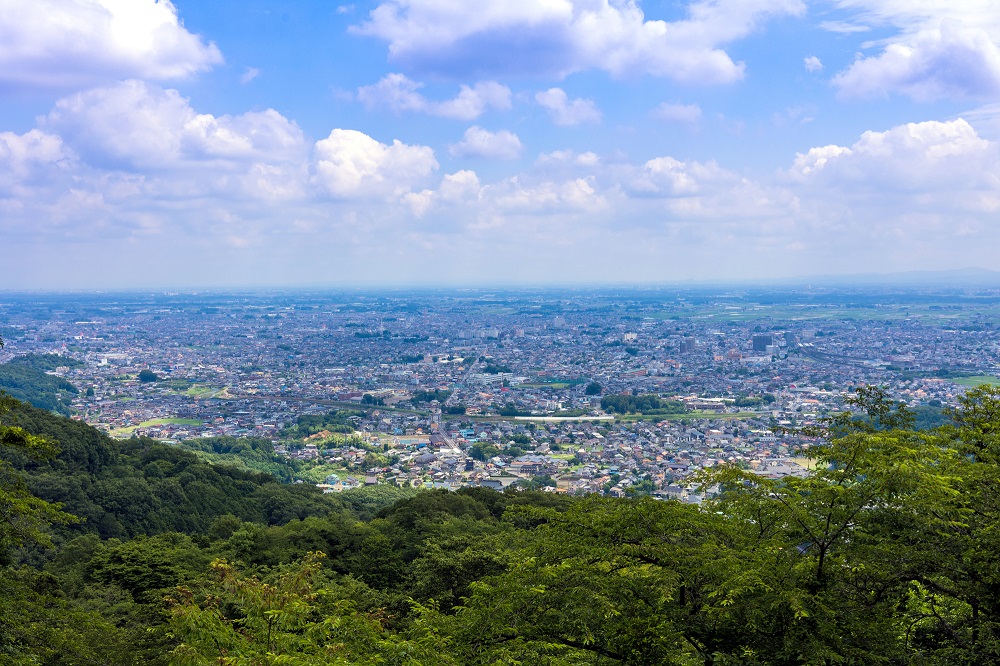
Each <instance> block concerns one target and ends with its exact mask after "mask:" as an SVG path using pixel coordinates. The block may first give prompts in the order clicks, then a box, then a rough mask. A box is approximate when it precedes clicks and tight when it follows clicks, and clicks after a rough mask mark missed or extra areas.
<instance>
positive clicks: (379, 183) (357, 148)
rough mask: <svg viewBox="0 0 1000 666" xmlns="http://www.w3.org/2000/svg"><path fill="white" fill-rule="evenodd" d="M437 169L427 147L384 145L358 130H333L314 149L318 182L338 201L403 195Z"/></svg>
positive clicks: (397, 141) (403, 144) (401, 144)
mask: <svg viewBox="0 0 1000 666" xmlns="http://www.w3.org/2000/svg"><path fill="white" fill-rule="evenodd" d="M437 168H438V163H437V160H435V159H434V151H433V150H431V149H430V148H428V147H427V146H410V145H407V144H405V143H403V142H401V141H399V140H398V139H397V140H395V141H393V142H392V145H387V144H384V143H381V142H379V141H377V140H375V139H373V138H372V137H370V136H368V135H367V134H365V133H363V132H359V131H357V130H349V129H335V130H333V131H332V132H330V136H328V137H327V138H325V139H322V140H320V141H317V142H316V147H315V171H316V178H317V181H318V183H319V184H320V185H321V186H322V187H324V188H325V189H326V190H327V191H328V192H329V193H330V194H332V195H334V196H336V197H339V198H345V199H351V198H365V197H385V196H402V195H404V194H406V193H407V192H408V191H409V190H410V188H411V187H412V186H413V185H414V184H416V183H417V182H419V181H421V180H423V179H424V178H426V177H427V176H428V175H430V174H431V173H432V172H433V171H434V170H436V169H437Z"/></svg>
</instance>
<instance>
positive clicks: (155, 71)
mask: <svg viewBox="0 0 1000 666" xmlns="http://www.w3.org/2000/svg"><path fill="white" fill-rule="evenodd" d="M0 16H2V17H3V18H2V19H0V86H5V87H23V88H37V87H43V88H44V87H54V88H74V87H76V88H79V87H81V86H86V85H92V84H94V83H99V82H104V81H109V80H114V79H120V78H126V77H141V78H145V79H152V80H171V79H180V78H185V77H188V76H191V75H192V74H195V73H197V72H201V71H205V70H207V69H210V68H211V67H212V66H214V65H217V64H219V63H221V62H222V54H221V53H220V52H219V49H218V48H217V47H216V46H215V44H213V43H205V42H204V41H203V40H202V38H201V37H199V36H198V35H195V34H192V33H191V32H189V31H188V30H187V29H186V28H185V27H184V26H183V25H182V24H181V22H180V20H179V19H178V16H177V8H176V7H174V5H173V4H172V3H171V2H170V0H159V1H158V2H157V1H156V0H30V1H25V0H0Z"/></svg>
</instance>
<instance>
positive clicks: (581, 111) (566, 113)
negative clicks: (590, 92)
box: [535, 88, 601, 125]
mask: <svg viewBox="0 0 1000 666" xmlns="http://www.w3.org/2000/svg"><path fill="white" fill-rule="evenodd" d="M535 101H536V102H537V103H538V105H539V106H541V107H543V108H544V109H545V110H546V111H548V113H549V117H550V118H552V122H554V123H555V124H556V125H580V124H582V123H597V122H600V121H601V112H600V111H599V110H598V109H597V105H595V104H594V101H593V100H589V99H580V98H577V99H573V100H571V99H569V96H567V95H566V91H565V90H563V89H562V88H549V89H548V90H546V91H544V92H538V93H535Z"/></svg>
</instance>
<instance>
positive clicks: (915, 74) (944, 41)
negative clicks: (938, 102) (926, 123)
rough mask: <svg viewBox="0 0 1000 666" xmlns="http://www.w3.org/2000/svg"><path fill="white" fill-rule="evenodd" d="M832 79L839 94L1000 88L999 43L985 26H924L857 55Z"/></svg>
mask: <svg viewBox="0 0 1000 666" xmlns="http://www.w3.org/2000/svg"><path fill="white" fill-rule="evenodd" d="M833 83H834V85H835V86H837V88H839V89H840V92H841V94H842V95H843V96H846V97H873V96H885V95H888V94H890V93H899V94H903V95H907V96H909V97H912V98H913V99H915V100H917V101H931V100H935V99H941V98H949V97H961V96H976V97H979V96H989V95H996V94H997V93H1000V48H998V47H997V44H996V43H995V42H994V41H993V40H992V39H991V38H990V36H989V35H988V34H987V33H986V31H984V30H982V29H979V28H971V29H961V28H957V27H952V26H947V25H946V26H945V27H944V28H943V29H942V28H933V29H929V30H923V31H921V32H919V33H917V34H916V35H914V36H913V37H912V38H910V39H908V40H907V41H906V42H897V43H892V44H889V45H888V46H886V47H885V50H883V52H882V53H881V54H879V55H878V56H873V57H869V58H861V59H859V60H857V61H855V62H854V63H853V64H852V65H851V66H850V67H849V68H847V69H846V70H845V71H843V72H841V73H840V74H838V75H837V76H836V77H835V78H834V80H833Z"/></svg>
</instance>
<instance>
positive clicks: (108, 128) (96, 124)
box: [42, 80, 307, 170]
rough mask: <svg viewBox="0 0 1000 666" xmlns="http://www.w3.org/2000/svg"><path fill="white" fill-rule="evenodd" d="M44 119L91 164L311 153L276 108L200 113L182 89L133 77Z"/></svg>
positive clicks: (69, 102) (176, 163) (70, 101)
mask: <svg viewBox="0 0 1000 666" xmlns="http://www.w3.org/2000/svg"><path fill="white" fill-rule="evenodd" d="M42 124H43V126H44V127H45V128H47V129H50V130H54V131H55V132H57V133H58V134H59V135H60V136H61V137H63V139H64V140H66V141H67V142H68V143H69V144H70V145H71V146H72V147H73V148H74V149H75V150H77V151H78V152H79V153H81V154H82V155H84V157H86V158H87V159H88V160H89V161H90V162H92V163H94V164H96V165H104V166H112V167H131V168H140V169H155V170H162V169H168V168H176V167H182V166H186V165H189V164H191V163H200V162H205V161H216V162H217V163H219V162H240V163H244V162H248V161H285V160H292V159H296V158H298V157H299V156H301V155H302V154H304V153H305V151H306V150H307V146H306V144H305V139H304V137H303V134H302V131H301V130H300V129H299V127H298V126H297V125H296V124H295V123H293V122H291V121H289V120H288V119H286V118H285V117H284V116H282V115H281V114H279V113H278V112H277V111H274V110H273V109H268V110H266V111H252V112H248V113H244V114H242V115H238V116H229V115H223V116H214V115H212V114H205V113H197V112H196V111H195V110H194V109H193V108H192V107H191V105H190V104H189V102H188V100H187V99H185V98H184V97H182V96H181V94H180V93H179V92H177V91H176V90H173V89H164V88H160V87H158V86H154V85H150V84H147V83H144V82H142V81H134V80H132V81H124V82H122V83H120V84H118V85H115V86H111V87H105V88H95V89H92V90H88V91H85V92H81V93H77V94H75V95H72V96H69V97H65V98H63V99H61V100H59V101H58V102H57V103H56V105H55V108H54V109H53V110H52V111H51V112H50V113H49V114H48V115H47V116H45V117H44V118H43V119H42Z"/></svg>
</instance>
